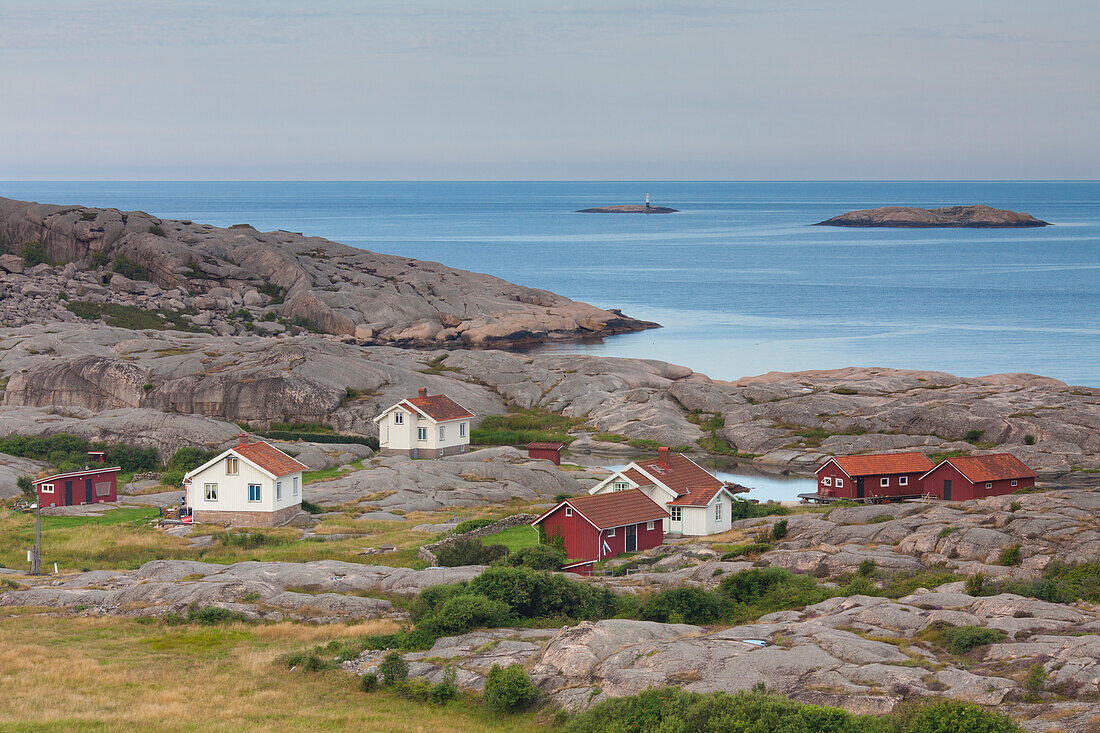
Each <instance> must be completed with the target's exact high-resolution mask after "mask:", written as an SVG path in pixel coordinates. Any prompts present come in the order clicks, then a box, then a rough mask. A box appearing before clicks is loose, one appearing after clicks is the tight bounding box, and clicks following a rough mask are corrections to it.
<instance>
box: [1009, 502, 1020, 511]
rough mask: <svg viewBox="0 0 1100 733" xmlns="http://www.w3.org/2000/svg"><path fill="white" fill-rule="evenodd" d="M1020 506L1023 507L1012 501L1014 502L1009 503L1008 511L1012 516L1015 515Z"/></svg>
mask: <svg viewBox="0 0 1100 733" xmlns="http://www.w3.org/2000/svg"><path fill="white" fill-rule="evenodd" d="M1021 506H1023V504H1021V503H1020V502H1018V501H1014V502H1012V503H1011V504H1010V505H1009V506H1008V511H1010V512H1012V513H1013V514H1015V513H1016V512H1018V511H1020V507H1021Z"/></svg>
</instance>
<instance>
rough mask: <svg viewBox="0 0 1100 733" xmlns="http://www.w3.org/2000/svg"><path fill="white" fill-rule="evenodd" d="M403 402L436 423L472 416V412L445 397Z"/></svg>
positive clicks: (414, 398) (418, 398)
mask: <svg viewBox="0 0 1100 733" xmlns="http://www.w3.org/2000/svg"><path fill="white" fill-rule="evenodd" d="M405 402H407V403H408V404H410V405H412V406H413V407H415V408H417V409H418V410H420V411H421V412H423V413H424V414H425V415H427V416H428V417H430V418H431V419H433V420H435V421H437V422H444V421H446V420H460V419H462V418H464V417H473V416H474V414H473V413H472V412H470V411H469V410H467V409H466V408H465V407H463V406H462V405H460V404H458V403H457V402H455V401H454V400H452V399H451V398H450V397H448V396H447V395H442V394H433V395H426V396H424V397H410V398H409V399H407V400H405Z"/></svg>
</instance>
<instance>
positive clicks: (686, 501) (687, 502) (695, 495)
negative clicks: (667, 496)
mask: <svg viewBox="0 0 1100 733" xmlns="http://www.w3.org/2000/svg"><path fill="white" fill-rule="evenodd" d="M721 490H722V488H721V487H719V488H717V489H715V488H711V487H709V486H708V487H707V488H705V489H692V490H691V491H689V492H688V493H686V494H683V495H682V496H677V497H676V498H675V499H673V500H672V501H670V502H669V503H668V505H669V506H707V505H708V504H710V502H711V500H712V499H713V498H714V495H715V494H717V493H718V492H719V491H721Z"/></svg>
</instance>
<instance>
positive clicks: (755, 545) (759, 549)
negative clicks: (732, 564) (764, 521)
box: [721, 542, 772, 560]
mask: <svg viewBox="0 0 1100 733" xmlns="http://www.w3.org/2000/svg"><path fill="white" fill-rule="evenodd" d="M771 549H772V546H771V545H770V544H769V543H767V542H752V543H749V544H747V545H734V546H733V547H732V548H731V549H730V551H729V552H727V553H726V554H724V555H722V558H721V559H722V560H736V559H737V558H739V557H744V556H745V555H760V554H762V553H765V552H768V551H770V550H771Z"/></svg>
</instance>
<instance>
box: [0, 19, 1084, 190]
mask: <svg viewBox="0 0 1100 733" xmlns="http://www.w3.org/2000/svg"><path fill="white" fill-rule="evenodd" d="M518 8H523V9H522V10H520V9H518ZM1098 38H1100V3H1097V2H1095V0H1081V1H1077V0H1064V1H1061V0H1048V1H1047V2H1037V1H1036V0H925V1H923V2H911V1H907V2H892V1H888V0H849V1H848V2H822V0H801V1H791V2H787V0H759V2H719V1H713V2H710V1H707V0H699V1H698V2H695V1H692V0H685V1H684V2H646V0H637V1H631V0H622V1H621V2H619V1H613V0H576V1H575V2H542V1H540V0H499V1H498V2H489V1H488V0H465V1H462V0H455V1H454V2H442V1H441V2H427V1H425V0H409V1H408V2H374V1H373V0H365V1H364V0H359V1H352V0H299V1H298V2H284V1H283V0H263V1H260V0H257V1H255V2H244V1H241V0H195V1H193V2H147V1H144V0H0V179H6V180H25V179H47V180H49V179H364V180H367V179H707V178H710V179H733V180H739V179H852V178H855V179H859V178H872V179H881V178H889V179H928V178H932V179H935V178H991V179H998V178H1098V177H1100V43H1098Z"/></svg>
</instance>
